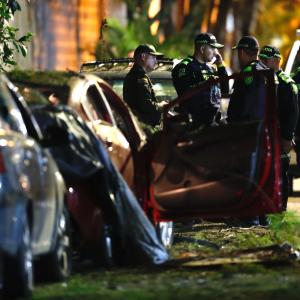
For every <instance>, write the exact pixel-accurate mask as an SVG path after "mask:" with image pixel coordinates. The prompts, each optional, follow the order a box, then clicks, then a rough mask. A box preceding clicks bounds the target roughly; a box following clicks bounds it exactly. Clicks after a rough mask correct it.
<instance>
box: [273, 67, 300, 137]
mask: <svg viewBox="0 0 300 300" xmlns="http://www.w3.org/2000/svg"><path fill="white" fill-rule="evenodd" d="M276 75H277V78H278V87H277V99H278V118H279V124H280V132H281V136H282V138H284V139H286V140H292V138H293V137H294V133H295V129H296V125H297V121H298V114H299V108H298V89H297V86H296V84H295V82H294V80H293V79H292V78H291V77H290V76H288V75H286V74H285V73H284V72H283V71H282V70H279V71H278V72H276Z"/></svg>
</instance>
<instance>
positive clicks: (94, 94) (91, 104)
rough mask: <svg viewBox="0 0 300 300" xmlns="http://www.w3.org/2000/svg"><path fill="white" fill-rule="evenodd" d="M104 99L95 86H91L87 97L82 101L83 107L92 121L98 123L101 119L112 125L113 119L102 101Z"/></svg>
mask: <svg viewBox="0 0 300 300" xmlns="http://www.w3.org/2000/svg"><path fill="white" fill-rule="evenodd" d="M101 99H102V97H101V95H100V93H99V90H98V89H97V87H96V86H95V85H91V86H90V87H89V88H88V90H87V93H86V97H85V98H84V99H83V100H82V102H81V103H82V106H83V108H84V111H85V113H86V114H87V116H88V117H89V119H90V120H93V121H97V120H99V119H101V120H104V121H106V122H109V123H111V122H112V121H111V118H110V116H109V113H108V111H107V109H106V107H105V104H104V103H103V101H102V100H101Z"/></svg>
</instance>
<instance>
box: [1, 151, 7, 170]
mask: <svg viewBox="0 0 300 300" xmlns="http://www.w3.org/2000/svg"><path fill="white" fill-rule="evenodd" d="M5 172H6V168H5V163H4V157H3V154H2V152H0V174H1V173H5Z"/></svg>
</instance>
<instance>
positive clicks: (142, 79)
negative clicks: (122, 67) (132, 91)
mask: <svg viewBox="0 0 300 300" xmlns="http://www.w3.org/2000/svg"><path fill="white" fill-rule="evenodd" d="M137 82H138V83H139V84H143V85H147V84H148V79H147V78H146V77H143V78H139V79H138V80H137Z"/></svg>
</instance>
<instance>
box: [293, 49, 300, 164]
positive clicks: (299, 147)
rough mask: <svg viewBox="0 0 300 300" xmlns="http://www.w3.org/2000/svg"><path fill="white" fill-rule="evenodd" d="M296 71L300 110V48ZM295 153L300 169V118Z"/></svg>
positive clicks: (296, 59)
mask: <svg viewBox="0 0 300 300" xmlns="http://www.w3.org/2000/svg"><path fill="white" fill-rule="evenodd" d="M294 66H295V67H294V70H293V72H292V74H291V77H292V79H293V80H294V81H295V83H296V85H297V88H298V106H299V109H300V103H299V102H300V47H299V49H298V52H297V55H296V57H295V62H294ZM295 152H296V157H297V164H298V167H300V120H299V118H298V124H297V127H296V132H295Z"/></svg>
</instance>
